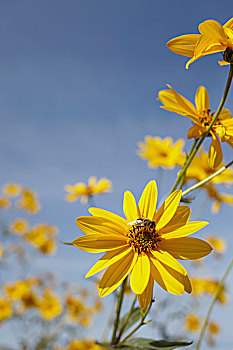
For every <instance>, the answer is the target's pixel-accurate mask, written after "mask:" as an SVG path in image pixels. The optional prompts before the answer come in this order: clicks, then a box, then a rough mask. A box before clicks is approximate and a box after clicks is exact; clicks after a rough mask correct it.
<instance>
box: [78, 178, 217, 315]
mask: <svg viewBox="0 0 233 350" xmlns="http://www.w3.org/2000/svg"><path fill="white" fill-rule="evenodd" d="M181 195H182V192H181V190H177V191H175V192H173V193H172V194H171V195H170V196H169V197H168V198H167V199H166V200H165V202H164V203H163V205H162V206H161V207H160V208H159V209H158V211H157V210H156V203H157V185H156V182H155V181H150V182H149V183H148V184H147V186H146V187H145V189H144V191H143V193H142V195H141V198H140V200H139V203H138V206H137V205H136V202H135V198H134V196H133V194H132V193H131V192H129V191H126V192H125V194H124V203H123V210H124V213H125V216H126V218H127V219H124V218H122V217H120V216H118V215H116V214H113V213H111V212H109V211H106V210H103V209H99V208H90V209H89V211H90V213H91V214H92V215H93V216H91V217H90V216H83V217H79V218H77V220H76V222H77V225H78V227H79V228H80V230H82V231H83V232H84V233H85V234H86V235H85V236H81V237H79V238H77V239H75V240H74V241H73V244H74V245H75V246H77V247H78V248H79V249H81V250H84V251H86V252H89V253H101V252H106V251H107V253H106V254H105V255H104V256H103V257H102V258H101V259H100V260H99V261H97V263H96V264H95V265H94V266H93V267H92V268H91V269H90V270H89V272H88V273H87V274H86V277H90V276H92V275H94V274H96V273H97V272H100V271H102V270H104V269H106V268H107V270H106V271H105V272H104V274H103V277H102V278H101V281H100V284H99V295H100V296H101V297H104V296H106V295H109V294H110V293H112V292H113V291H114V290H116V288H117V287H118V286H119V285H120V284H121V283H122V281H123V280H124V279H125V278H126V277H127V276H128V275H129V274H130V285H131V289H132V291H133V292H134V293H135V294H137V295H138V299H139V303H140V306H141V309H145V308H146V307H147V305H148V304H149V302H150V301H151V298H152V292H153V285H154V280H156V282H157V283H158V284H159V285H160V286H161V287H162V288H163V289H165V290H166V291H168V292H169V293H172V294H176V295H181V294H183V293H184V291H186V292H188V293H190V292H191V284H190V281H189V278H188V276H187V272H186V270H185V268H184V267H183V266H182V265H181V264H180V263H179V262H178V261H177V260H176V259H181V260H183V259H184V260H186V259H191V260H193V259H199V258H201V257H203V256H206V255H207V254H209V253H210V252H211V250H212V248H211V246H210V245H209V244H208V243H206V242H205V241H202V240H200V239H198V238H190V237H185V236H188V235H190V234H192V233H194V232H196V231H198V230H200V229H201V228H203V227H204V226H206V225H207V222H205V221H193V222H188V220H189V218H190V213H191V210H190V208H189V207H188V206H186V205H181V206H179V203H180V199H181Z"/></svg>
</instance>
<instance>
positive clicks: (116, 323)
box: [111, 277, 127, 345]
mask: <svg viewBox="0 0 233 350" xmlns="http://www.w3.org/2000/svg"><path fill="white" fill-rule="evenodd" d="M126 282H127V277H126V278H125V279H124V281H123V282H122V285H121V290H120V293H119V295H118V300H117V310H116V317H115V320H114V327H113V332H112V341H111V344H112V345H114V344H115V342H116V333H117V328H118V324H119V319H120V312H121V306H122V301H123V296H124V292H125V287H126Z"/></svg>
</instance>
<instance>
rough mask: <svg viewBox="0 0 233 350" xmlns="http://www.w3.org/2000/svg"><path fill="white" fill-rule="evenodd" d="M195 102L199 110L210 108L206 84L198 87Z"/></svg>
mask: <svg viewBox="0 0 233 350" xmlns="http://www.w3.org/2000/svg"><path fill="white" fill-rule="evenodd" d="M195 104H196V108H197V110H198V111H205V110H207V109H209V108H210V102H209V95H208V92H207V90H206V88H205V87H204V86H199V88H198V89H197V92H196V96H195Z"/></svg>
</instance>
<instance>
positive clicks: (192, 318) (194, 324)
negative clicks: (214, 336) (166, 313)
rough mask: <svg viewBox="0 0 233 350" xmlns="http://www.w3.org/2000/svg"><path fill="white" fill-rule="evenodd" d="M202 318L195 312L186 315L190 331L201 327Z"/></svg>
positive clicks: (186, 325)
mask: <svg viewBox="0 0 233 350" xmlns="http://www.w3.org/2000/svg"><path fill="white" fill-rule="evenodd" d="M200 324H201V321H200V318H199V317H198V316H197V315H196V314H194V313H189V314H188V315H187V316H186V317H185V323H184V325H185V328H186V329H187V330H188V331H190V332H193V333H195V332H198V331H199V329H200Z"/></svg>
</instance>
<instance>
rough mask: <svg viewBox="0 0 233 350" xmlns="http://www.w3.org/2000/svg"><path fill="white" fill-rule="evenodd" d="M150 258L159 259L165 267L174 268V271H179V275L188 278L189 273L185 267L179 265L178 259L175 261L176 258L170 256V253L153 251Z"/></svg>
mask: <svg viewBox="0 0 233 350" xmlns="http://www.w3.org/2000/svg"><path fill="white" fill-rule="evenodd" d="M150 258H151V259H152V260H153V259H157V260H159V261H160V262H161V263H163V264H164V265H167V266H170V267H171V268H173V269H174V270H176V271H178V272H179V273H181V274H182V275H184V276H186V275H187V271H186V270H185V268H184V266H183V265H181V264H180V263H179V261H177V260H176V259H174V257H173V256H172V255H170V254H169V253H168V252H166V251H163V250H160V251H158V250H157V251H156V250H154V251H152V252H151V255H150Z"/></svg>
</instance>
